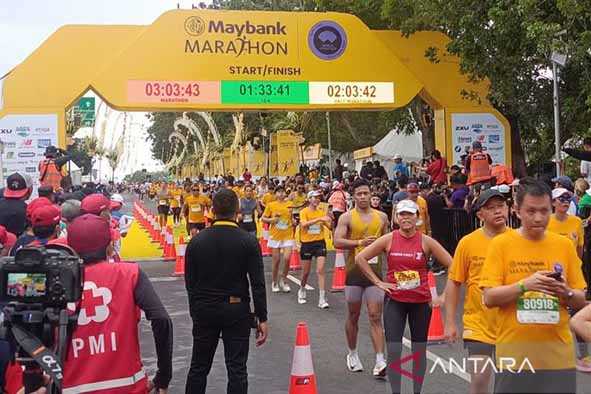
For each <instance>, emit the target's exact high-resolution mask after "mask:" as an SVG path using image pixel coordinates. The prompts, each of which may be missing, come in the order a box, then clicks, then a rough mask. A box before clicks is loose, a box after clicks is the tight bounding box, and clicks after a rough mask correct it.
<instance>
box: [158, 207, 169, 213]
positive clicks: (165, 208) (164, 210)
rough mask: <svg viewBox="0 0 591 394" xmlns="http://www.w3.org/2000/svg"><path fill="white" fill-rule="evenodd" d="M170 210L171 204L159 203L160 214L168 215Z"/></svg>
mask: <svg viewBox="0 0 591 394" xmlns="http://www.w3.org/2000/svg"><path fill="white" fill-rule="evenodd" d="M169 211H170V206H168V205H158V213H159V214H160V215H168V212H169Z"/></svg>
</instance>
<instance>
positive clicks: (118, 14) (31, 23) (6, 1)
mask: <svg viewBox="0 0 591 394" xmlns="http://www.w3.org/2000/svg"><path fill="white" fill-rule="evenodd" d="M201 1H203V0H193V1H191V0H0V77H2V76H4V75H5V74H6V73H8V72H9V71H10V70H12V69H13V68H14V67H16V66H17V65H18V64H19V63H20V62H22V61H23V60H25V59H26V58H27V56H29V55H30V54H31V53H32V52H33V51H35V49H37V48H38V47H39V46H40V45H41V44H42V43H43V41H45V40H46V39H47V38H48V37H49V36H50V35H51V34H52V33H53V32H55V31H56V30H57V29H58V28H59V27H61V26H63V25H66V24H125V25H148V24H151V23H152V22H153V21H154V20H156V19H157V18H158V17H159V16H160V15H161V14H163V13H164V12H165V11H168V10H170V9H176V8H177V4H178V5H180V8H184V9H189V8H191V5H192V4H195V5H197V4H198V3H199V2H201ZM203 2H204V3H211V0H204V1H203ZM87 96H94V94H92V92H89V93H87ZM99 101H100V99H98V98H97V107H98V105H99ZM100 116H101V115H99V119H100ZM118 116H119V115H118V112H117V111H111V113H110V116H109V119H110V120H109V122H112V121H113V119H117V118H118ZM130 117H131V118H130V119H131V122H130V125H129V127H130V130H133V131H132V133H133V135H132V137H133V139H132V141H131V142H130V144H129V146H132V147H133V148H132V151H129V152H127V153H125V154H124V157H125V158H127V159H126V160H124V161H125V163H123V164H122V165H120V167H119V168H118V172H119V174H118V175H120V176H121V177H122V176H123V175H125V173H130V172H133V171H135V170H138V169H142V168H147V169H148V170H158V169H161V164H160V163H157V162H156V161H154V160H152V159H151V157H152V154H151V151H150V144H149V143H148V142H147V139H146V134H145V128H146V127H147V124H146V122H145V114H143V113H139V112H136V113H133V114H130ZM99 119H97V120H99ZM120 125H121V123H120V122H119V123H117V122H115V123H110V127H109V129H110V130H109V132H111V133H116V132H117V130H116V129H117V128H119V127H120ZM134 128H135V129H134ZM80 132H86V133H92V132H95V133H96V132H97V130H96V128H95V130H94V131H93V129H88V130H82V129H81V130H80ZM95 167H99V168H100V169H101V170H100V171H101V175H102V176H103V177H104V176H108V174H110V170H109V168H110V167H109V166H108V164H107V162H106V160H103V161H97V163H96V166H95ZM107 179H108V178H107Z"/></svg>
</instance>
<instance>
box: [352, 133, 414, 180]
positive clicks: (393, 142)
mask: <svg viewBox="0 0 591 394" xmlns="http://www.w3.org/2000/svg"><path fill="white" fill-rule="evenodd" d="M372 151H373V156H372V160H379V161H380V163H381V164H382V165H383V166H384V168H385V169H386V171H387V172H388V177H389V178H392V177H393V175H394V174H393V167H394V155H396V154H399V155H400V156H402V160H403V161H404V162H411V161H416V162H420V161H421V159H422V158H423V136H422V133H421V131H420V130H418V129H417V130H416V131H415V133H414V134H410V135H408V134H404V133H402V132H399V131H398V130H397V129H392V130H390V131H389V132H388V134H386V136H385V137H384V138H382V139H381V140H380V141H379V142H378V143H377V144H375V145H374V146H373V147H372ZM365 160H367V159H365ZM365 160H357V161H356V163H355V168H356V169H357V170H358V171H359V170H360V169H361V166H362V164H363V161H365Z"/></svg>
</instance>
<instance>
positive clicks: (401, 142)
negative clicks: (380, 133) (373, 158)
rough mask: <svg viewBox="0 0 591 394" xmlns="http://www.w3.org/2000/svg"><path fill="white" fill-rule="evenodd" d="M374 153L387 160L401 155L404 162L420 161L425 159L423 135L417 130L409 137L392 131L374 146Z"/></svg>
mask: <svg viewBox="0 0 591 394" xmlns="http://www.w3.org/2000/svg"><path fill="white" fill-rule="evenodd" d="M373 152H374V154H376V155H380V156H383V157H384V158H387V159H392V158H393V157H394V155H395V154H399V155H401V156H402V159H403V160H404V161H419V160H421V159H422V158H423V137H422V133H421V131H420V130H418V129H417V130H416V132H415V133H414V134H410V135H407V134H404V133H399V132H398V130H397V129H392V130H390V132H388V134H386V136H385V137H384V138H382V139H381V140H380V141H379V142H378V143H377V144H375V145H374V147H373Z"/></svg>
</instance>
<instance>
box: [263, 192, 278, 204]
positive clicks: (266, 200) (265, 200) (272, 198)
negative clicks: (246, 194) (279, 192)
mask: <svg viewBox="0 0 591 394" xmlns="http://www.w3.org/2000/svg"><path fill="white" fill-rule="evenodd" d="M271 201H275V194H273V193H271V192H268V193H265V194H264V195H263V198H261V202H262V203H263V205H264V206H265V207H266V206H267V205H269V203H270V202H271Z"/></svg>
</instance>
